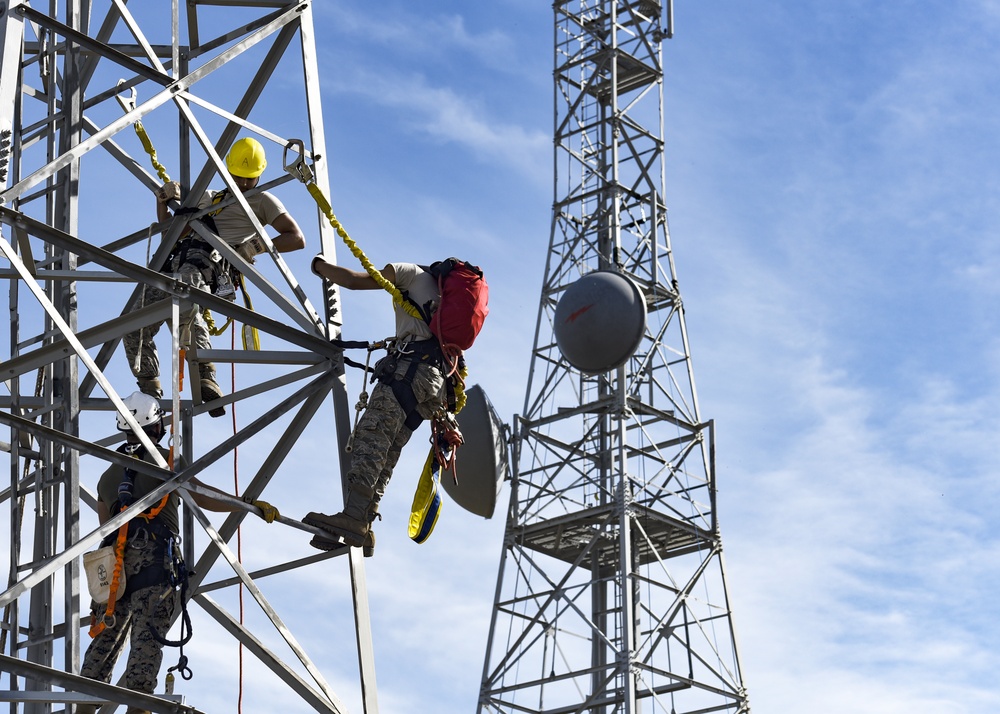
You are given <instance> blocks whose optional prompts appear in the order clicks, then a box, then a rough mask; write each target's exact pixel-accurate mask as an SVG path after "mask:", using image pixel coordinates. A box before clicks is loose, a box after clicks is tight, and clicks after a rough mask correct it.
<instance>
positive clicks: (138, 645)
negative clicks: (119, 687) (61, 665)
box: [80, 537, 177, 694]
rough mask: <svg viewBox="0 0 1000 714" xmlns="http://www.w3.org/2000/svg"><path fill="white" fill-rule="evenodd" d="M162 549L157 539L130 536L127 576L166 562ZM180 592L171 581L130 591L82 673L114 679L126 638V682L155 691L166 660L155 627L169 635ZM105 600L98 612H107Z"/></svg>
mask: <svg viewBox="0 0 1000 714" xmlns="http://www.w3.org/2000/svg"><path fill="white" fill-rule="evenodd" d="M162 562H163V554H162V551H161V552H157V549H156V546H155V543H154V541H151V540H145V539H143V538H141V537H139V538H131V539H130V540H129V542H128V544H127V545H126V547H125V561H124V570H125V579H126V582H127V581H128V579H129V578H130V577H134V576H137V575H138V574H139V572H140V571H141V570H143V569H144V568H147V567H150V566H153V567H157V566H162ZM176 607H177V594H176V592H175V591H174V589H173V588H172V587H171V586H170V584H169V583H160V584H158V585H151V586H149V587H145V588H142V589H140V590H136V591H135V592H132V593H127V594H126V595H125V596H123V597H122V598H121V599H119V600H118V602H117V603H115V612H114V622H113V623H106V626H105V628H104V630H102V631H101V633H100V634H98V635H97V637H95V638H94V640H93V641H92V642H91V643H90V647H88V648H87V654H86V655H85V656H84V659H83V666H82V667H81V668H80V674H82V675H83V676H84V677H89V678H90V679H97V680H100V681H102V682H110V681H111V674H112V671H113V670H114V668H115V663H116V662H117V661H118V658H119V657H120V656H121V653H122V650H123V649H124V647H125V643H126V642H127V641H128V642H129V644H130V647H129V653H128V664H127V665H126V667H125V686H126V687H127V688H129V689H132V690H134V691H136V692H145V693H146V694H152V693H153V692H154V691H155V690H156V678H157V675H158V674H159V671H160V664H161V662H162V661H163V645H162V644H160V643H159V642H157V641H156V640H155V639H153V635H152V634H151V633H150V630H149V628H150V626H152V627H154V628H156V632H157V633H158V634H159V635H160V637H165V636H166V634H167V630H168V629H170V625H171V624H172V623H173V616H174V610H175V609H176ZM105 608H106V606H105V605H103V604H102V605H97V606H96V608H95V611H96V617H102V616H103V615H104V612H105Z"/></svg>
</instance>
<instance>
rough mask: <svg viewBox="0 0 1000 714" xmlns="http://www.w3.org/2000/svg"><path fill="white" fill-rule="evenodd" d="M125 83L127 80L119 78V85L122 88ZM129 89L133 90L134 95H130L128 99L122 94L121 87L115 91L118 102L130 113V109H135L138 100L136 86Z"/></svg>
mask: <svg viewBox="0 0 1000 714" xmlns="http://www.w3.org/2000/svg"><path fill="white" fill-rule="evenodd" d="M123 84H125V80H124V79H119V80H118V87H119V88H120V87H121V86H122V85H123ZM129 89H130V90H131V92H132V96H131V97H129V98H128V99H122V97H121V94H120V92H121V89H118V91H117V92H115V99H117V100H118V103H119V104H121V105H122V110H123V111H124V112H125V113H126V114H128V113H129V112H130V111H132V110H133V109H135V102H136V93H135V87H129Z"/></svg>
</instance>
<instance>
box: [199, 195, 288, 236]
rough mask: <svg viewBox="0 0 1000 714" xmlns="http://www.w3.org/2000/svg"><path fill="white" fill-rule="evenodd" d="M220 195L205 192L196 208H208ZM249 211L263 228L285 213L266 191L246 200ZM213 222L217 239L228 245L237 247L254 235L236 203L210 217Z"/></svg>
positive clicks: (282, 206)
mask: <svg viewBox="0 0 1000 714" xmlns="http://www.w3.org/2000/svg"><path fill="white" fill-rule="evenodd" d="M218 193H220V192H219V191H206V192H205V195H203V196H202V197H201V200H200V201H199V202H198V208H199V209H202V208H208V207H209V206H211V205H212V199H213V198H214V197H215V196H216V195H217V194H218ZM247 203H248V204H250V209H251V210H252V211H253V212H254V215H255V216H257V220H258V221H260V222H261V223H262V224H264V225H265V226H269V225H271V224H272V223H274V221H275V220H276V219H277V218H278V216H280V215H281V214H282V213H287V211H286V210H285V206H284V205H283V204H282V203H281V201H279V200H278V198H277V197H276V196H274V195H272V194H270V193H268V192H267V191H261V192H260V193H255V194H254V195H252V196H250V197H249V198H247ZM212 218H213V220H214V221H215V228H216V230H217V231H218V233H219V237H220V238H222V240H224V241H226V243H228V244H229V245H233V246H236V245H239V244H240V243H243V242H244V241H246V240H248V239H250V238H252V237H253V236H255V235H256V233H257V232H256V231H255V230H254V229H253V224H252V223H251V222H250V219H249V218H247V214H246V213H244V212H243V209H242V208H241V207H240V205H239V204H238V203H234V204H232V205H230V206H226V207H225V208H223V209H222V210H221V211H220V212H219V213H217V214H215V215H214V216H212Z"/></svg>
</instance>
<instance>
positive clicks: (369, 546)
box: [309, 526, 375, 558]
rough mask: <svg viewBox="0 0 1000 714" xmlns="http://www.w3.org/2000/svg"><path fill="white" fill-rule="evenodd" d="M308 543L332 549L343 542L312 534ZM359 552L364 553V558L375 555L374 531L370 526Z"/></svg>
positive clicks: (324, 548) (322, 548)
mask: <svg viewBox="0 0 1000 714" xmlns="http://www.w3.org/2000/svg"><path fill="white" fill-rule="evenodd" d="M309 545H311V546H312V547H313V548H319V549H320V550H333V549H335V548H339V547H340V546H342V545H344V543H342V542H341V541H339V540H331V539H330V538H324V537H323V536H321V535H314V536H313V537H312V540H311V541H309ZM361 552H362V553H364V556H365V557H366V558H370V557H372V556H373V555H375V531H374V530H373V529H372V527H371V526H368V535H366V536H365V542H364V543H362V544H361Z"/></svg>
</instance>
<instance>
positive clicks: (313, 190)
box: [299, 176, 469, 414]
mask: <svg viewBox="0 0 1000 714" xmlns="http://www.w3.org/2000/svg"><path fill="white" fill-rule="evenodd" d="M299 178H300V180H302V181H303V183H305V184H306V188H307V189H308V191H309V193H310V194H312V197H313V199H314V200H315V201H316V205H317V206H318V207H319V210H320V211H322V212H323V215H325V216H326V217H327V220H329V221H330V225H331V226H333V229H334V230H335V231H336V232H337V235H338V236H340V237H341V239H342V240H343V241H344V243H345V244H346V245H347V247H348V248H349V249H350V251H351V254H352V255H353V256H354V257H355V258H357V259H358V260H359V261H361V266H362V267H363V268H364V269H365V272H367V273H368V275H370V276H371V278H372V280H374V281H375V283H376V284H377V285H378V286H379V287H380V288H382V289H383V290H385V291H386V292H388V293H389V294H390V295H392V302H393V304H395V305H397V306H399V307H401V308H402V309H403V310H404V311H405V312H406V314H407V315H410V316H411V317H414V318H416V319H418V320H422V319H423V315H421V314H420V311H419V310H417V308H416V307H415V306H414V305H412V304H411V303H409V302H407V301H406V300H404V299H403V295H402V293H400V292H399V288H397V287H396V286H395V285H393V284H392V283H390V282H389V281H388V280H386V279H385V278H384V277H383V276H382V273H380V272H379V271H378V269H377V268H376V267H375V266H374V265H372V262H371V261H370V260H368V256H366V255H365V253H364V251H362V250H361V248H360V247H358V244H357V243H355V242H354V240H353V239H352V238H351V237H350V236H349V235H348V234H347V231H346V230H345V229H344V226H343V225H341V223H340V221H338V220H337V217H336V216H335V215H334V214H333V207H332V206H331V205H330V202H329V201H328V200H326V196H324V195H323V192H322V191H321V190H320V188H319V186H317V185H316V182H315V181H306V180H305V179H304V178H302V177H301V176H300V177H299ZM468 375H469V370H468V368H467V367H465V366H464V365H463V366H462V367H461V368H460V369H459V370H458V373H457V379H455V380H454V381H455V413H456V414H458V412H460V411H462V408H463V407H464V406H465V402H466V400H467V399H468V397H467V396H466V394H465V379H466V377H468ZM448 379H452V377H448Z"/></svg>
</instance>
